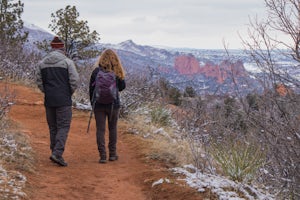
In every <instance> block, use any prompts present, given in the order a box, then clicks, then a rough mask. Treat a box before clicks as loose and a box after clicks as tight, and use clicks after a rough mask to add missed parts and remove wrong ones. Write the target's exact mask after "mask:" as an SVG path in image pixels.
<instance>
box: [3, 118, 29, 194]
mask: <svg viewBox="0 0 300 200" xmlns="http://www.w3.org/2000/svg"><path fill="white" fill-rule="evenodd" d="M0 124H1V127H12V125H13V124H12V123H11V122H10V123H9V122H8V121H6V120H1V121H0ZM14 125H15V124H14ZM13 127H15V126H13ZM33 163H34V154H33V150H32V148H31V146H30V143H29V138H28V136H27V135H25V134H23V133H20V132H18V131H8V129H2V130H1V131H0V180H1V181H0V196H1V199H26V194H25V193H24V192H23V190H24V188H25V184H26V181H27V179H26V177H25V176H24V175H23V174H24V173H26V172H29V173H32V172H34V164H33Z"/></svg>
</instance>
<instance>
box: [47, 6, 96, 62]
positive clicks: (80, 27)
mask: <svg viewBox="0 0 300 200" xmlns="http://www.w3.org/2000/svg"><path fill="white" fill-rule="evenodd" d="M51 18H52V20H51V24H49V28H50V29H51V31H53V32H54V33H55V34H56V35H57V36H59V37H60V38H61V39H62V40H63V41H64V42H65V48H66V52H67V55H68V56H69V57H70V58H72V59H74V58H77V57H80V58H81V59H87V58H93V57H95V56H96V55H98V54H99V51H98V50H97V49H96V48H94V49H93V48H92V45H93V44H95V43H96V42H98V41H99V40H100V38H99V34H98V33H97V32H96V31H93V32H91V31H90V28H89V26H88V25H87V21H84V20H79V19H78V18H79V12H78V11H77V9H76V7H75V6H70V5H68V6H66V7H65V9H59V10H57V11H56V12H55V13H52V14H51ZM48 42H49V41H48ZM44 46H45V45H44Z"/></svg>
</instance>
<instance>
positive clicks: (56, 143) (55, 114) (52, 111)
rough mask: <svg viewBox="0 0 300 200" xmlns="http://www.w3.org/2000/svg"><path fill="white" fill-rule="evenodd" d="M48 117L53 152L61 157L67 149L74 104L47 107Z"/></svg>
mask: <svg viewBox="0 0 300 200" xmlns="http://www.w3.org/2000/svg"><path fill="white" fill-rule="evenodd" d="M46 118H47V122H48V126H49V131H50V149H51V150H52V154H53V155H55V156H57V157H61V156H62V155H63V153H64V150H65V144H66V141H67V138H68V133H69V130H70V125H71V119H72V106H62V107H47V106H46Z"/></svg>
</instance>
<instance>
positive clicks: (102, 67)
mask: <svg viewBox="0 0 300 200" xmlns="http://www.w3.org/2000/svg"><path fill="white" fill-rule="evenodd" d="M99 71H101V72H102V71H103V72H114V74H115V77H116V78H115V86H116V98H115V99H114V100H113V102H112V103H102V102H101V101H98V100H96V98H95V96H97V95H95V93H97V92H96V89H97V88H96V85H97V83H101V81H97V83H96V78H97V76H98V77H99V75H98V73H99ZM102 82H103V81H102ZM104 84H105V83H104ZM98 85H99V84H98ZM125 87H126V84H125V72H124V69H123V67H122V64H121V61H120V59H119V57H118V55H117V54H116V53H115V52H114V51H113V50H111V49H106V50H104V51H103V52H102V53H101V55H100V57H99V59H98V60H97V62H96V64H95V69H94V70H93V72H92V75H91V78H90V85H89V94H90V101H91V105H94V106H93V111H94V113H95V120H96V128H97V131H96V139H97V146H98V151H99V155H100V160H99V163H106V162H107V157H106V148H105V126H106V119H108V129H109V142H108V149H109V161H115V160H118V155H117V147H116V146H117V122H118V118H119V110H120V98H119V91H122V90H124V89H125ZM99 99H101V96H100V97H99Z"/></svg>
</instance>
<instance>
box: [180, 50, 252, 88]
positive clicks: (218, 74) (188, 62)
mask: <svg viewBox="0 0 300 200" xmlns="http://www.w3.org/2000/svg"><path fill="white" fill-rule="evenodd" d="M174 67H175V69H176V70H177V71H178V72H179V73H180V74H183V75H192V74H198V73H201V74H204V75H205V76H207V77H212V78H215V79H216V80H217V82H218V83H223V82H224V81H225V80H226V79H227V78H231V77H243V76H247V71H246V69H245V68H244V65H243V63H242V61H237V62H235V63H232V62H230V61H223V62H222V63H220V64H219V65H216V64H214V63H212V62H207V63H206V64H205V65H204V66H200V64H199V62H198V60H197V59H196V58H195V57H194V56H192V55H184V56H178V57H177V58H176V59H175V66H174Z"/></svg>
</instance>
